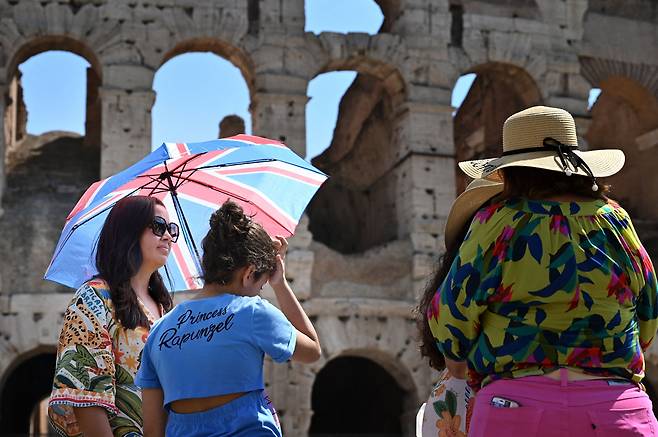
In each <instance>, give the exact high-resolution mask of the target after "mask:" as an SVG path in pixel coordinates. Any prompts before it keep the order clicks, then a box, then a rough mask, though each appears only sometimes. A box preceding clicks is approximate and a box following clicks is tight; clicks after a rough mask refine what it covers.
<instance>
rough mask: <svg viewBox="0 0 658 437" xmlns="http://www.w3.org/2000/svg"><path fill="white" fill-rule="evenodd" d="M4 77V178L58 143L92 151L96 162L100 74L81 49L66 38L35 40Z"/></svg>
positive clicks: (89, 54)
mask: <svg viewBox="0 0 658 437" xmlns="http://www.w3.org/2000/svg"><path fill="white" fill-rule="evenodd" d="M7 75H8V77H7V83H8V87H7V94H6V95H5V101H6V102H7V106H6V108H5V118H4V132H5V145H6V149H5V160H6V162H7V174H8V175H9V173H11V172H12V170H13V169H14V168H16V167H17V166H18V165H20V164H21V163H23V162H24V161H25V160H27V159H29V158H30V157H34V156H37V155H39V154H41V153H43V152H44V150H46V149H47V148H49V147H50V144H51V143H52V142H53V141H56V140H60V139H63V140H65V141H66V142H67V143H68V144H69V145H70V147H72V148H83V147H86V148H89V149H93V150H95V151H96V152H95V153H96V155H98V157H97V159H96V160H98V158H99V156H100V155H99V154H100V143H101V101H100V98H99V88H100V86H101V71H100V66H99V63H98V61H97V60H96V57H95V55H94V54H93V53H92V52H91V51H90V50H89V49H88V48H87V47H86V46H84V45H83V44H81V43H79V42H77V41H75V40H72V39H69V38H65V37H53V38H42V39H37V40H34V41H32V42H30V43H29V44H26V45H25V46H23V47H21V48H20V49H19V50H18V51H17V52H16V54H15V56H14V57H13V59H12V61H11V62H10V64H9V68H8V70H7ZM83 165H86V163H84V164H83ZM95 166H98V164H95ZM96 178H97V177H96Z"/></svg>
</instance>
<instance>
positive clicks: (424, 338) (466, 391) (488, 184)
mask: <svg viewBox="0 0 658 437" xmlns="http://www.w3.org/2000/svg"><path fill="white" fill-rule="evenodd" d="M502 189H503V184H502V183H500V182H494V181H489V180H486V179H475V180H474V181H473V182H471V183H470V184H469V185H468V187H466V190H464V192H463V193H462V194H460V195H459V197H457V199H455V202H454V203H453V204H452V206H451V208H450V213H449V214H448V220H447V221H446V227H445V231H444V242H445V246H446V251H445V253H444V254H443V256H441V258H440V260H439V263H438V265H437V269H436V271H435V272H434V275H433V276H432V279H431V280H430V281H429V282H428V284H427V287H426V288H425V291H424V292H423V295H422V297H421V299H420V303H419V304H418V307H417V308H416V310H415V312H416V321H417V325H418V331H419V334H420V353H421V355H422V356H423V357H427V358H429V364H430V366H431V367H433V368H434V369H436V370H438V371H440V372H441V374H440V376H439V381H438V383H437V384H436V385H435V386H434V388H433V389H432V392H431V394H430V397H429V399H428V400H427V403H425V404H424V405H423V407H421V410H420V413H419V415H418V418H417V421H418V426H417V428H418V430H417V433H416V434H417V436H418V437H420V436H436V435H437V431H438V432H439V433H440V432H441V431H444V434H446V435H454V436H456V437H458V436H465V435H466V433H467V432H468V417H469V414H468V413H469V412H471V410H472V405H470V402H471V400H472V396H471V389H470V388H469V387H468V385H467V384H466V381H465V380H463V379H457V378H455V377H454V376H452V375H451V374H450V372H449V371H448V369H446V368H445V360H444V357H443V355H441V352H439V350H438V349H437V348H436V342H435V341H434V337H432V332H431V331H430V327H429V323H428V318H427V309H428V308H429V305H430V302H431V301H432V298H433V297H434V294H435V293H436V290H437V288H438V287H439V285H441V283H442V282H443V280H444V279H445V277H446V275H447V274H448V271H449V270H450V266H451V264H452V262H453V260H454V259H455V256H457V250H458V249H459V246H460V245H461V243H462V241H463V240H464V236H465V235H466V231H467V230H468V226H469V224H470V222H471V221H472V219H473V215H474V214H475V212H476V211H477V210H478V209H480V208H481V207H482V206H483V205H484V204H485V203H487V202H488V201H489V200H490V199H491V198H492V197H494V196H496V195H498V194H500V192H501V191H502ZM469 405H470V406H469ZM450 432H452V434H450ZM441 435H443V434H441Z"/></svg>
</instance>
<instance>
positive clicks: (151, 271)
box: [48, 196, 178, 437]
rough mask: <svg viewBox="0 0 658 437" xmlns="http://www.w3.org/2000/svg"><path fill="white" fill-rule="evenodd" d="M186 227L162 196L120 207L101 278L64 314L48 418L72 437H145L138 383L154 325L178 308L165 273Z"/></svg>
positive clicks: (103, 241)
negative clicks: (162, 273)
mask: <svg viewBox="0 0 658 437" xmlns="http://www.w3.org/2000/svg"><path fill="white" fill-rule="evenodd" d="M177 238H178V226H177V225H176V224H175V223H169V214H168V213H167V210H166V209H165V207H164V205H163V204H162V202H161V201H160V200H158V199H156V198H154V197H146V196H132V197H127V198H125V199H122V200H120V201H119V202H117V204H116V205H115V206H114V207H113V208H112V210H111V211H110V213H109V215H108V216H107V219H106V220H105V223H104V225H103V228H102V230H101V233H100V236H99V240H98V245H97V253H96V268H97V270H98V275H97V276H95V277H94V278H92V279H91V280H89V281H88V282H86V283H85V284H83V285H82V286H81V287H80V288H79V289H78V290H77V292H76V293H75V296H74V298H73V300H72V301H71V304H70V305H69V306H68V308H67V309H66V312H65V313H64V325H63V327H62V331H61V334H60V337H59V345H58V350H57V363H56V369H55V379H54V383H53V390H52V393H51V397H50V402H49V411H48V415H49V418H50V421H51V424H52V425H53V427H54V428H55V429H56V430H57V432H58V434H60V435H66V436H79V435H85V436H91V435H93V436H99V437H100V436H103V437H111V436H115V437H117V436H141V435H142V405H141V391H140V390H139V389H138V388H137V386H135V384H134V378H135V374H136V373H137V367H138V366H139V356H140V354H141V352H142V348H143V347H144V343H145V342H146V337H147V335H148V333H149V329H150V327H151V325H152V324H153V323H154V322H155V321H156V320H157V319H159V318H160V317H162V315H163V314H164V313H166V312H167V311H169V310H170V309H171V308H172V299H171V296H170V295H169V293H168V292H167V289H166V288H165V285H164V283H163V281H162V278H161V277H160V274H159V273H158V269H159V268H160V267H162V266H163V265H164V264H165V263H166V262H167V257H168V255H169V252H170V250H171V245H172V244H173V243H175V242H176V239H177Z"/></svg>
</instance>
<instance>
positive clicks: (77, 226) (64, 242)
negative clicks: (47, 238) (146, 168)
mask: <svg viewBox="0 0 658 437" xmlns="http://www.w3.org/2000/svg"><path fill="white" fill-rule="evenodd" d="M142 188H143V186H142V187H139V188H135V189H134V190H133V191H131V192H130V193H128V194H127V195H125V196H123V197H122V198H121V199H125V198H126V197H128V196H131V195H132V194H133V193H135V192H136V191H138V190H141V189H142ZM121 199H118V200H116V201H114V202H112V203H109V204H108V205H107V206H106V207H105V208H103V209H101V210H100V211H98V212H97V213H96V214H94V215H92V216H89V217H87V218H86V219H85V220H83V221H81V222H79V223H76V224H74V225H73V226H71V230H70V232H69V234H68V235H67V236H66V239H65V240H64V241H63V242H62V244H61V246H60V247H59V250H58V251H57V252H56V253H55V254H54V255H53V258H52V259H55V258H57V256H58V255H59V253H60V252H61V251H62V250H63V249H64V246H66V243H67V241H69V238H71V235H73V232H75V230H76V229H78V228H79V227H80V226H82V225H84V224H85V223H87V222H89V221H90V220H92V219H94V218H96V217H98V216H99V215H101V214H102V213H104V212H105V211H107V210H108V209H111V208H112V207H114V205H116V203H117V202H118V201H119V200H121Z"/></svg>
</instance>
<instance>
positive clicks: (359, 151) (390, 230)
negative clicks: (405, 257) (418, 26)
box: [308, 56, 405, 253]
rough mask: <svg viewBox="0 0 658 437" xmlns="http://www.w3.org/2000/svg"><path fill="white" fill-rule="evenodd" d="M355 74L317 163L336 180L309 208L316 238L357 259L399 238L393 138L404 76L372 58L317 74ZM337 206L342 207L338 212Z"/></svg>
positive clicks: (351, 60) (341, 63)
mask: <svg viewBox="0 0 658 437" xmlns="http://www.w3.org/2000/svg"><path fill="white" fill-rule="evenodd" d="M344 70H354V71H356V72H357V76H356V78H355V80H354V82H353V83H352V85H351V86H350V87H349V89H348V90H347V92H346V93H345V94H344V95H343V97H342V99H341V102H340V105H339V113H338V119H337V122H336V127H335V129H334V135H333V138H332V141H331V145H330V146H329V148H327V149H326V150H325V151H324V152H323V153H322V154H320V155H319V156H317V157H316V158H314V159H313V163H314V165H316V166H317V167H318V168H320V169H321V170H323V171H325V172H327V173H328V174H330V175H331V176H332V177H331V178H330V179H329V181H328V182H327V183H325V184H324V186H323V187H322V188H321V190H320V192H319V193H318V195H316V197H315V198H314V200H313V202H312V203H311V205H310V206H309V209H308V214H309V218H310V225H309V229H310V231H311V233H313V235H314V238H315V239H316V240H318V241H321V242H322V243H324V244H327V245H328V246H329V247H331V248H332V249H335V250H338V251H339V252H341V253H357V252H362V251H365V250H367V249H369V248H372V247H375V246H378V245H380V244H383V243H386V242H389V241H392V240H395V239H396V238H397V237H398V234H397V228H398V227H397V224H396V216H395V213H391V214H387V216H386V218H384V217H381V215H378V214H377V211H378V210H380V209H382V208H384V209H387V210H391V209H392V210H395V199H396V194H395V179H394V178H393V177H392V176H391V174H390V170H391V169H392V168H393V167H394V165H395V163H396V162H397V160H398V159H399V158H398V155H399V153H397V150H398V148H399V146H398V144H397V143H396V141H397V140H396V138H395V132H396V123H397V121H398V120H397V114H398V113H399V106H400V104H401V102H402V101H403V100H404V98H405V85H404V81H403V79H402V76H401V74H400V72H399V71H398V70H397V69H396V68H395V67H393V66H392V65H390V64H387V63H383V62H381V61H377V60H374V59H372V58H364V59H359V58H358V57H357V56H351V57H348V58H347V59H343V60H342V61H338V60H336V61H333V62H329V63H328V64H327V65H326V66H325V67H324V68H323V69H321V70H320V72H319V74H321V73H325V72H330V71H344ZM337 205H341V206H340V207H339V206H337Z"/></svg>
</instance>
